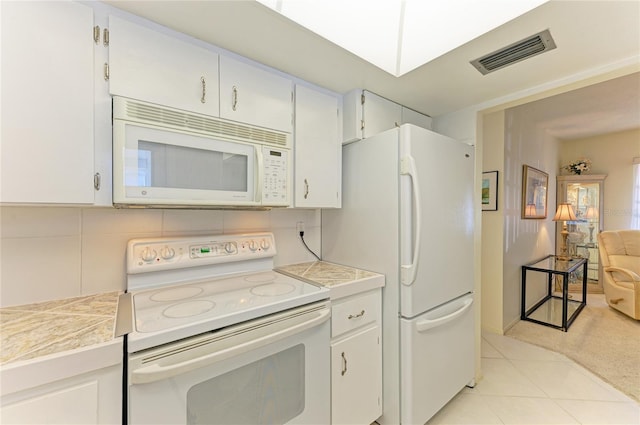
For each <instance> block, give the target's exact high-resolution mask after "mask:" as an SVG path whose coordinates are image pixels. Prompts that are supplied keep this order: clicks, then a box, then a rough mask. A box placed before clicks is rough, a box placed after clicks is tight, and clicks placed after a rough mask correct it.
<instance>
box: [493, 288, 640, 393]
mask: <svg viewBox="0 0 640 425" xmlns="http://www.w3.org/2000/svg"><path fill="white" fill-rule="evenodd" d="M505 335H506V336H509V337H512V338H515V339H518V340H520V341H524V342H528V343H531V344H534V345H537V346H540V347H543V348H547V349H549V350H552V351H555V352H558V353H561V354H564V355H565V356H567V357H568V358H570V359H571V360H573V361H575V362H576V363H578V364H580V365H581V366H583V367H584V368H586V369H588V370H589V371H591V372H592V373H594V374H595V375H597V376H599V377H600V378H602V379H604V380H605V381H606V382H608V383H609V384H611V385H612V386H614V387H615V388H617V389H619V390H620V391H622V392H624V393H625V394H627V395H628V396H629V397H632V398H634V399H635V400H637V401H640V321H637V320H633V319H632V318H630V317H628V316H626V315H624V314H622V313H620V312H618V311H616V310H614V309H612V308H610V307H609V306H608V305H607V303H606V301H605V300H604V295H600V294H589V295H588V296H587V305H586V307H585V308H584V309H583V310H582V312H580V314H579V315H578V317H577V318H576V320H575V321H574V322H573V324H572V325H571V327H569V330H568V332H562V331H560V330H557V329H553V328H550V327H547V326H542V325H538V324H536V323H532V322H526V321H522V320H521V321H519V322H518V323H516V324H515V325H514V326H513V327H512V328H511V329H509V330H508V331H507V332H506V333H505Z"/></svg>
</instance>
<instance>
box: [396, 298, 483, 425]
mask: <svg viewBox="0 0 640 425" xmlns="http://www.w3.org/2000/svg"><path fill="white" fill-rule="evenodd" d="M400 341H401V344H400V347H401V348H400V366H401V367H400V393H401V394H402V397H401V406H400V416H401V421H400V423H402V425H411V424H415V425H418V424H420V425H422V424H424V423H425V422H427V421H428V420H429V418H431V417H432V416H433V415H434V414H436V412H437V411H438V410H440V409H441V408H442V407H443V406H444V405H445V404H447V403H448V402H449V400H451V399H452V398H453V397H454V396H455V395H456V394H457V393H458V392H459V391H460V390H462V389H463V388H464V386H465V385H466V384H468V383H469V382H470V381H471V380H472V379H473V377H474V336H473V294H468V295H466V296H464V297H461V298H458V299H457V300H454V301H451V302H449V303H447V304H445V305H443V306H441V307H439V308H437V309H434V310H432V311H430V312H428V313H425V314H423V315H421V316H418V317H416V318H414V319H411V320H409V319H401V320H400Z"/></svg>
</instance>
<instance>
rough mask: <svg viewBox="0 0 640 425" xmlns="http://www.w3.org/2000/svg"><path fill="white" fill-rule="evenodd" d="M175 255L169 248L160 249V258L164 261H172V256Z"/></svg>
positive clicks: (173, 250)
mask: <svg viewBox="0 0 640 425" xmlns="http://www.w3.org/2000/svg"><path fill="white" fill-rule="evenodd" d="M175 255H176V251H175V249H173V248H169V247H168V246H165V247H164V248H162V250H161V251H160V256H161V257H162V258H163V259H164V260H170V259H172V258H173V257H174V256H175Z"/></svg>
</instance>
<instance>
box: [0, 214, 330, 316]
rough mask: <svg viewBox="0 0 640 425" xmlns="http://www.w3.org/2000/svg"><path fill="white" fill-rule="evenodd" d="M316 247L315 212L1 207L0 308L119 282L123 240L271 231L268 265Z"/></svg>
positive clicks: (305, 256)
mask: <svg viewBox="0 0 640 425" xmlns="http://www.w3.org/2000/svg"><path fill="white" fill-rule="evenodd" d="M298 221H304V222H305V241H306V242H307V244H308V245H309V247H310V248H311V249H312V250H314V251H315V252H316V253H318V254H319V252H320V212H319V210H293V209H281V210H280V209H278V210H271V211H213V210H136V209H131V210H119V209H112V208H73V207H70V208H63V207H60V208H58V207H1V208H0V226H1V227H0V247H1V248H0V307H6V306H12V305H22V304H29V303H35V302H41V301H48V300H54V299H61V298H68V297H75V296H80V295H89V294H95V293H101V292H109V291H118V290H123V289H124V288H125V274H126V273H125V252H126V245H127V241H128V240H129V239H133V238H140V237H163V236H180V235H212V234H222V233H238V232H255V231H271V232H273V233H274V235H275V238H276V247H277V251H278V254H277V255H276V257H275V259H274V260H275V263H276V265H284V264H293V263H298V262H304V261H312V260H314V259H315V258H314V257H313V256H312V255H311V254H310V253H308V251H306V249H305V248H304V246H303V245H302V243H301V242H300V238H299V237H298V233H297V231H296V223H297V222H298Z"/></svg>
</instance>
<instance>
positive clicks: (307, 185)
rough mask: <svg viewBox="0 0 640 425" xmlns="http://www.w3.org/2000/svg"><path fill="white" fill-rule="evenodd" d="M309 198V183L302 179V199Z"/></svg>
mask: <svg viewBox="0 0 640 425" xmlns="http://www.w3.org/2000/svg"><path fill="white" fill-rule="evenodd" d="M308 197H309V182H308V181H307V179H304V199H307V198H308Z"/></svg>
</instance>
